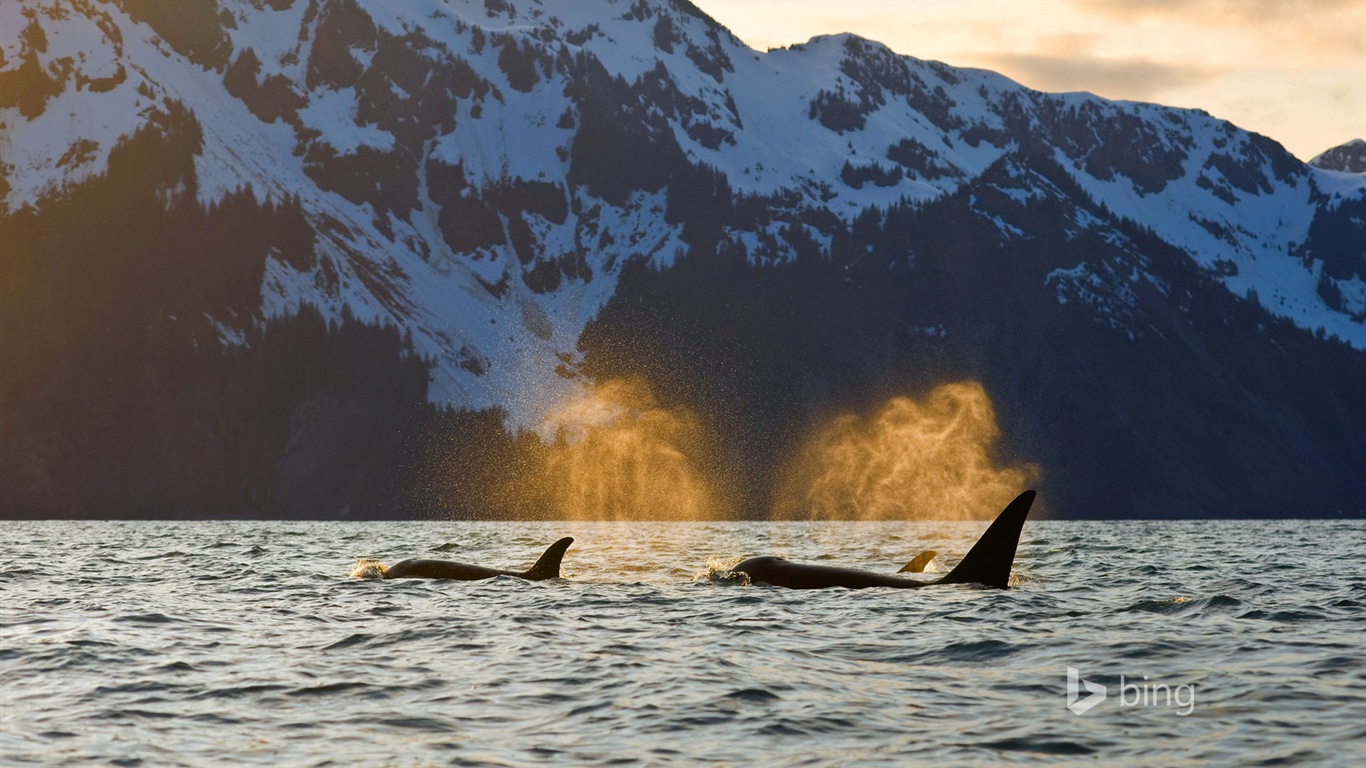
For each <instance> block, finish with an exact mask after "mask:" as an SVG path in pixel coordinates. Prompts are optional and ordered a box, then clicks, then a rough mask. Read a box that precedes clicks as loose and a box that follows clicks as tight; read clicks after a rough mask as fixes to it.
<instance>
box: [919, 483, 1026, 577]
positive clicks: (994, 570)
mask: <svg viewBox="0 0 1366 768" xmlns="http://www.w3.org/2000/svg"><path fill="white" fill-rule="evenodd" d="M1035 495H1036V494H1035V493H1034V491H1025V492H1024V493H1022V494H1020V495H1019V496H1016V497H1015V500H1014V501H1012V502H1010V504H1008V505H1007V506H1006V508H1005V509H1004V510H1002V511H1001V514H999V515H997V516H996V520H995V521H994V522H992V524H991V526H990V527H988V528H987V531H986V533H984V534H982V538H980V539H978V540H977V543H976V544H973V545H972V549H970V550H968V553H967V555H965V556H964V557H963V561H962V562H960V563H959V564H958V567H956V568H954V569H953V570H952V571H949V575H948V576H945V577H944V578H942V579H940V580H939V582H938V583H940V584H969V583H972V584H985V585H987V586H988V587H998V588H1000V589H1005V588H1006V587H1007V586H1008V585H1009V583H1010V566H1011V565H1012V564H1013V563H1014V562H1015V547H1016V546H1017V545H1018V544H1019V543H1020V529H1021V528H1023V527H1024V521H1025V518H1026V517H1029V508H1030V507H1031V506H1033V504H1034V496H1035Z"/></svg>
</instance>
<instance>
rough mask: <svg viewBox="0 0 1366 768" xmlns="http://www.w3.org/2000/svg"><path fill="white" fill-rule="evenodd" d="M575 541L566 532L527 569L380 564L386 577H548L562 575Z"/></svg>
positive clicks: (405, 562) (440, 562)
mask: <svg viewBox="0 0 1366 768" xmlns="http://www.w3.org/2000/svg"><path fill="white" fill-rule="evenodd" d="M573 543H574V539H573V537H570V536H566V537H564V538H563V539H560V540H559V541H557V542H555V543H554V544H551V545H550V547H549V548H548V549H546V551H545V554H543V555H541V559H540V560H537V561H536V564H535V565H533V566H531V568H529V569H527V570H525V571H505V570H501V569H498V568H488V567H486V566H482V565H470V564H469V563H457V562H454V561H451V560H401V561H399V562H397V563H394V564H393V565H391V566H388V567H384V566H380V567H379V568H378V571H379V574H380V575H381V576H383V577H384V578H386V579H458V580H461V581H475V580H478V579H491V578H493V577H494V576H516V577H517V578H519V579H526V580H527V581H544V580H546V579H558V578H559V577H560V560H562V559H563V558H564V552H565V550H567V549H569V545H570V544H573Z"/></svg>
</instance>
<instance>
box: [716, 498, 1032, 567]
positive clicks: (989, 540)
mask: <svg viewBox="0 0 1366 768" xmlns="http://www.w3.org/2000/svg"><path fill="white" fill-rule="evenodd" d="M1034 496H1035V492H1034V491H1025V492H1024V493H1022V494H1020V495H1019V496H1016V497H1015V500H1014V501H1012V502H1010V504H1008V505H1006V508H1005V509H1004V510H1002V511H1001V514H999V515H997V516H996V520H995V521H993V522H992V524H991V525H990V527H988V528H987V530H986V533H983V534H982V538H980V539H978V540H977V543H976V544H974V545H972V549H970V550H968V554H967V555H966V556H964V557H963V560H962V562H960V563H959V564H958V565H957V566H956V567H955V568H954V569H953V570H952V571H949V573H948V575H947V576H945V577H944V578H942V579H939V580H937V581H921V580H919V579H908V578H904V577H901V576H889V575H884V574H881V573H874V572H872V571H863V570H859V569H857V568H840V567H837V566H830V565H808V564H806V563H793V562H790V561H788V560H784V559H782V558H780V557H769V556H764V557H751V558H749V559H748V560H744V561H742V562H741V563H740V564H739V565H737V566H735V567H734V568H732V569H731V571H732V572H735V573H744V574H745V575H746V576H748V577H749V581H750V583H751V584H771V585H773V586H775V587H787V588H789V589H826V588H828V587H845V588H846V589H864V588H866V587H893V588H895V589H916V588H918V587H927V586H930V585H931V584H981V585H984V586H987V587H995V588H997V589H1006V588H1008V587H1009V582H1010V568H1011V566H1012V565H1013V564H1014V562H1015V547H1016V546H1017V545H1018V544H1019V542H1020V529H1021V528H1022V527H1024V522H1025V518H1026V517H1028V516H1029V509H1030V507H1031V506H1033V504H1034ZM922 557H924V555H923V554H922V555H921V557H917V558H916V560H921V558H922ZM931 557H933V555H931ZM929 559H930V558H924V560H925V561H928V560H929ZM914 563H915V561H912V564H914ZM910 565H911V564H908V566H907V567H908V568H909V567H910ZM920 565H922V566H923V565H924V563H923V562H922V563H920ZM904 570H906V569H903V571H904Z"/></svg>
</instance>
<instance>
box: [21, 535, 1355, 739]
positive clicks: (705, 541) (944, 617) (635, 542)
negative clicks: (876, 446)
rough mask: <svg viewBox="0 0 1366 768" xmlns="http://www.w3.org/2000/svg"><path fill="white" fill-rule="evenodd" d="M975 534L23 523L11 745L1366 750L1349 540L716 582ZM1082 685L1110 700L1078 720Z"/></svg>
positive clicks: (1063, 553)
mask: <svg viewBox="0 0 1366 768" xmlns="http://www.w3.org/2000/svg"><path fill="white" fill-rule="evenodd" d="M980 531H981V526H980V525H974V524H947V525H939V524H933V525H931V524H892V523H885V524H884V523H871V524H834V523H831V524H825V523H794V524H771V523H705V524H703V523H699V524H678V523H673V524H648V523H640V524H593V523H577V524H574V526H573V529H572V530H569V529H568V528H567V527H566V525H565V524H563V523H440V522H431V523H373V524H355V523H257V522H234V523H214V524H198V523H88V522H70V523H64V522H51V523H16V524H11V525H10V526H9V528H8V532H10V533H11V536H10V538H11V539H12V540H13V543H11V545H10V547H9V549H8V551H7V552H6V559H5V560H4V562H3V563H0V675H2V676H3V677H2V678H0V679H3V682H4V684H3V685H0V711H3V712H4V718H5V720H4V727H3V733H0V748H3V753H4V756H5V758H4V759H5V762H6V763H7V764H9V763H13V764H45V765H49V764H50V765H87V764H124V765H139V764H141V765H165V764H175V765H190V766H220V765H223V766H237V765H241V766H270V765H277V764H294V765H323V764H337V763H340V762H341V761H343V760H345V762H347V763H374V764H380V765H384V764H396V763H400V762H402V763H413V764H439V765H479V766H487V765H510V766H520V765H527V764H547V763H548V764H564V765H661V766H684V765H688V766H690V765H696V764H699V763H716V764H740V763H744V764H754V765H813V766H827V765H829V766H834V765H848V764H859V765H871V766H900V765H906V764H924V763H939V764H949V765H956V764H997V763H1034V762H1039V761H1046V762H1049V763H1053V762H1087V763H1090V764H1137V763H1145V764H1147V763H1153V764H1158V763H1174V764H1192V763H1219V764H1267V765H1276V764H1291V763H1303V762H1309V763H1319V762H1335V761H1336V762H1340V763H1343V764H1350V763H1352V762H1359V761H1357V760H1354V759H1351V757H1350V756H1360V755H1361V752H1360V747H1359V746H1358V745H1360V744H1361V743H1363V742H1366V730H1363V729H1362V727H1361V725H1360V723H1362V722H1366V662H1362V661H1361V660H1360V658H1361V654H1360V653H1359V646H1360V638H1361V636H1362V635H1363V633H1364V632H1366V615H1364V614H1363V608H1364V607H1366V585H1363V583H1362V581H1361V580H1360V577H1359V574H1360V570H1359V568H1358V567H1357V566H1356V565H1355V563H1356V562H1357V560H1358V559H1359V556H1360V552H1362V551H1366V526H1363V525H1362V524H1360V523H1338V522H1308V523H1299V522H1295V523H1290V522H1281V521H1273V522H1267V523H1219V522H1213V523H1203V522H1185V521H1178V522H1170V523H1087V522H1078V523H1054V522H1043V523H1031V524H1030V525H1029V526H1028V527H1027V528H1026V530H1025V534H1024V536H1023V538H1022V543H1021V547H1020V552H1019V556H1018V558H1017V564H1016V577H1017V587H1016V588H1015V589H1013V590H1011V591H1009V592H994V591H982V590H976V589H970V588H962V587H945V588H938V589H926V590H914V591H911V592H905V591H898V590H878V589H873V590H866V591H861V592H850V591H847V590H828V591H818V592H806V593H802V592H791V591H786V590H781V589H776V588H770V587H748V586H745V585H744V584H743V582H737V581H736V580H733V579H727V578H724V574H725V573H726V571H725V569H726V567H727V566H729V565H731V564H733V563H735V562H738V559H739V558H741V557H743V556H745V555H750V554H760V553H777V554H782V555H785V556H788V557H792V558H794V559H803V560H813V559H817V558H822V557H824V558H826V559H827V560H828V561H829V562H832V563H837V564H841V565H850V566H855V567H862V568H868V569H872V570H878V571H882V572H886V573H893V572H895V571H896V570H897V569H898V568H900V566H901V565H902V564H903V563H904V562H905V561H906V559H907V558H908V557H909V555H910V554H914V552H917V551H920V550H922V549H925V548H934V549H936V550H938V551H940V552H941V553H943V555H942V557H943V559H944V560H945V562H946V563H949V562H955V561H956V559H957V558H959V557H961V556H962V553H964V552H965V551H966V550H967V548H968V547H969V546H971V544H972V542H973V541H974V540H975V538H976V536H977V535H978V534H979V533H980ZM562 535H573V536H575V538H576V542H575V546H574V547H573V548H572V549H571V550H570V552H569V554H568V556H567V557H566V559H565V565H564V571H565V575H566V578H564V579H560V580H552V581H548V582H539V583H527V582H523V581H521V580H519V579H515V578H499V579H493V580H490V581H486V582H473V583H440V582H423V581H419V580H410V581H402V582H386V581H382V580H370V581H364V580H352V579H348V578H346V575H347V574H348V573H349V572H350V569H351V567H352V566H353V565H354V563H355V558H356V557H358V556H365V557H375V558H378V559H381V560H383V561H385V562H393V561H395V560H398V559H402V558H405V557H419V556H449V557H452V558H454V559H459V560H466V561H471V562H486V563H488V564H490V565H497V566H503V567H524V566H525V565H526V564H529V563H530V562H532V561H533V560H534V559H535V557H536V556H537V554H539V551H540V549H541V548H542V547H544V545H545V544H546V543H548V542H550V541H554V540H555V539H557V538H559V537H560V536H562ZM698 574H701V576H699V577H698V578H696V580H694V577H695V576H697V575H698ZM1068 668H1072V669H1074V670H1076V674H1077V675H1078V677H1079V678H1083V679H1085V680H1087V681H1088V682H1090V683H1092V684H1093V685H1097V684H1098V685H1104V686H1106V687H1107V690H1108V694H1109V695H1108V698H1107V699H1106V701H1105V702H1103V703H1101V704H1099V705H1097V706H1096V708H1095V709H1093V710H1091V711H1089V712H1086V713H1085V714H1084V715H1076V714H1073V713H1072V712H1070V711H1069V710H1068V709H1067V707H1066V701H1067V698H1066V684H1067V671H1068ZM1126 686H1127V687H1126ZM1182 686H1187V688H1183V687H1182ZM1141 687H1142V688H1141ZM1187 691H1189V692H1190V694H1191V697H1190V698H1189V699H1187V698H1185V696H1186V692H1187ZM1140 699H1142V701H1143V703H1141V704H1140V703H1134V702H1136V701H1138V700H1140ZM1185 701H1189V702H1190V704H1191V705H1192V706H1190V707H1189V711H1185V709H1186V708H1185V707H1184V706H1183V705H1182V704H1181V702H1185ZM1183 712H1184V714H1183Z"/></svg>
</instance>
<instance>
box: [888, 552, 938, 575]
mask: <svg viewBox="0 0 1366 768" xmlns="http://www.w3.org/2000/svg"><path fill="white" fill-rule="evenodd" d="M938 554H939V553H938V552H935V551H934V550H933V549H927V550H925V551H924V552H921V553H920V554H918V555H916V556H915V557H913V558H911V562H909V563H906V564H905V565H903V566H901V570H899V571H897V573H924V572H925V566H927V565H929V564H930V561H931V560H933V559H934V557H935V555H938Z"/></svg>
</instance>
